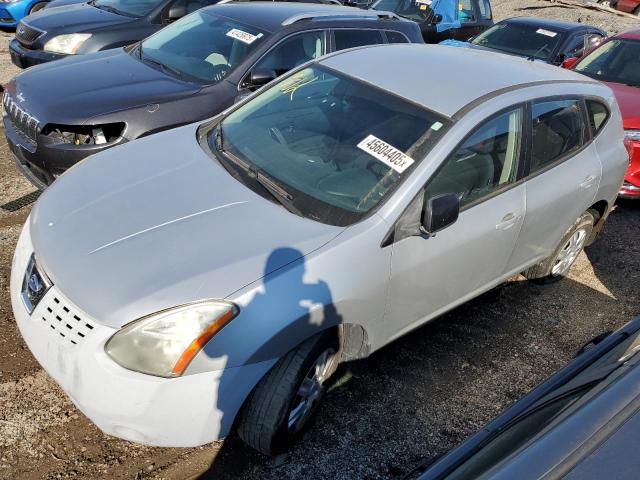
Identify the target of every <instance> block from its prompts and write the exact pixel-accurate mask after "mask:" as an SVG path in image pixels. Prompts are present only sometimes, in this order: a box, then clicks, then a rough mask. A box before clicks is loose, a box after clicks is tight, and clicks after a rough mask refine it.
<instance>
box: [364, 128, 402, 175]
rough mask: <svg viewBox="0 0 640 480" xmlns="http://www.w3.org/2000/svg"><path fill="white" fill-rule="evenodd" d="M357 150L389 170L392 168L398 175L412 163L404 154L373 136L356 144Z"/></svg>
mask: <svg viewBox="0 0 640 480" xmlns="http://www.w3.org/2000/svg"><path fill="white" fill-rule="evenodd" d="M358 148H359V149H360V150H364V151H365V152H367V153H368V154H369V155H371V156H372V157H375V158H376V159H378V160H380V161H381V162H382V163H384V164H385V165H386V166H388V167H389V168H393V169H394V170H395V171H396V172H398V173H402V172H404V171H405V170H406V169H407V168H409V167H410V166H411V165H412V164H413V162H414V160H413V158H411V157H409V156H407V155H405V154H404V152H402V151H400V150H398V149H397V148H396V147H394V146H393V145H389V144H388V143H387V142H385V141H383V140H380V139H379V138H378V137H376V136H375V135H368V136H367V138H365V139H364V140H362V141H361V142H360V143H359V144H358Z"/></svg>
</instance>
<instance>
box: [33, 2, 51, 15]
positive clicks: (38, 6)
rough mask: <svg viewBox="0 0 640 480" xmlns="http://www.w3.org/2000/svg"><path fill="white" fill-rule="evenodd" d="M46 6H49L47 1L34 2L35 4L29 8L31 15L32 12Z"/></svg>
mask: <svg viewBox="0 0 640 480" xmlns="http://www.w3.org/2000/svg"><path fill="white" fill-rule="evenodd" d="M46 6H47V2H38V3H34V4H33V6H32V7H31V8H30V9H29V15H31V14H32V13H36V12H39V11H40V10H42V9H43V8H44V7H46Z"/></svg>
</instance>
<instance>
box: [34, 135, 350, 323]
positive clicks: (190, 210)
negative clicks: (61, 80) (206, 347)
mask: <svg viewBox="0 0 640 480" xmlns="http://www.w3.org/2000/svg"><path fill="white" fill-rule="evenodd" d="M30 218H31V219H30V222H31V223H30V228H31V240H32V242H33V246H34V252H35V255H36V258H37V259H38V263H39V264H40V265H41V268H42V269H43V270H44V271H45V272H46V274H47V275H48V276H49V277H50V278H51V280H52V282H53V283H54V285H56V287H57V288H58V289H59V290H60V291H61V292H62V294H64V295H65V296H66V297H67V298H69V299H70V300H71V301H72V302H73V303H75V304H76V305H77V306H78V307H79V308H80V309H81V310H83V311H84V312H85V313H87V314H88V315H89V316H91V317H92V318H93V319H94V320H95V321H97V322H98V323H101V324H103V325H107V326H110V327H114V328H118V327H120V326H122V325H124V324H126V323H128V322H130V321H132V320H135V319H137V318H140V317H142V316H145V315H148V314H150V313H153V312H157V311H159V310H162V309H166V308H170V307H173V306H176V305H181V304H184V303H187V302H192V301H196V300H201V299H207V298H220V299H221V298H227V297H228V296H229V295H231V294H232V293H233V292H235V291H237V290H238V289H240V288H242V287H244V286H246V285H248V284H249V283H252V282H254V281H255V280H258V279H260V278H261V277H263V276H264V275H266V274H268V273H270V272H272V271H274V270H277V269H279V268H281V267H282V266H284V265H286V264H288V263H290V262H292V261H294V260H296V259H297V258H300V257H301V256H303V255H306V254H308V253H310V252H312V251H314V250H316V249H318V248H320V247H321V246H323V245H324V244H326V243H327V242H329V241H330V240H332V239H333V238H334V237H336V236H337V235H338V234H339V233H340V232H342V231H343V230H344V227H335V226H330V225H325V224H321V223H318V222H315V221H312V220H309V219H306V218H302V217H298V216H296V215H294V214H292V213H290V212H288V211H287V210H285V209H284V208H283V207H282V206H280V205H279V204H276V203H273V202H271V201H269V200H266V199H264V198H263V197H262V196H260V195H258V194H256V193H254V192H253V191H252V190H250V189H249V188H247V187H245V186H244V185H243V184H241V183H239V182H238V181H236V180H235V179H233V178H232V177H231V176H230V175H229V173H228V172H227V171H226V170H224V168H223V167H222V166H221V165H220V164H219V163H218V162H217V161H215V160H214V159H212V158H211V157H209V156H208V155H207V153H205V152H204V151H203V150H202V149H201V148H200V146H199V145H198V143H197V141H196V127H195V126H194V125H189V126H187V127H181V128H178V129H174V130H171V131H167V132H164V133H160V134H156V135H152V136H150V137H146V138H143V139H140V140H137V141H135V142H131V143H129V144H126V145H123V146H120V147H115V148H112V149H109V150H107V151H105V152H103V153H101V154H98V155H95V156H93V157H90V158H89V159H87V160H85V161H83V162H81V163H80V164H78V165H77V166H75V167H74V168H72V169H71V170H69V171H68V172H67V173H65V174H64V175H62V176H61V177H60V178H58V179H57V180H56V181H55V182H54V184H53V185H52V186H51V187H49V188H48V189H47V190H46V191H45V193H44V194H43V195H42V197H41V198H40V200H39V201H38V202H37V204H36V206H35V207H34V209H33V212H32V214H31V217H30ZM274 252H277V253H279V252H287V254H286V255H279V254H275V255H272V254H273V253H274ZM267 260H268V261H267Z"/></svg>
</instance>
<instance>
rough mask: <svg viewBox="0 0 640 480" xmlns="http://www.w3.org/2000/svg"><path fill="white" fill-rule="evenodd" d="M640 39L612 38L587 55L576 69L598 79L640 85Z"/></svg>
mask: <svg viewBox="0 0 640 480" xmlns="http://www.w3.org/2000/svg"><path fill="white" fill-rule="evenodd" d="M639 65H640V41H638V40H629V39H616V40H610V41H609V42H606V43H605V44H603V45H602V46H601V47H600V48H597V49H596V50H594V51H593V52H591V53H590V54H589V55H587V56H586V57H585V58H584V59H583V60H582V61H581V62H579V63H578V64H577V65H576V66H575V67H574V70H575V71H576V72H580V73H583V74H585V75H588V76H590V77H593V78H595V79H597V80H602V81H605V82H615V83H624V84H626V85H631V86H634V87H640V67H639Z"/></svg>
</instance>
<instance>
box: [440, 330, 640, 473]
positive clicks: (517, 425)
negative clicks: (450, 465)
mask: <svg viewBox="0 0 640 480" xmlns="http://www.w3.org/2000/svg"><path fill="white" fill-rule="evenodd" d="M623 338H624V337H623ZM639 350H640V335H639V334H637V333H636V334H634V335H632V336H631V337H627V338H625V339H624V340H622V341H621V342H620V343H619V344H618V345H616V346H614V347H613V348H611V349H610V350H609V351H607V352H606V353H604V354H603V355H602V356H601V357H599V358H598V359H597V360H596V361H595V362H593V363H592V364H591V365H589V366H588V367H586V368H585V369H584V370H582V371H581V372H580V373H579V374H578V375H576V376H575V377H574V378H572V379H571V380H570V381H569V382H567V383H566V384H564V385H561V386H559V387H558V388H557V389H556V390H553V391H551V392H550V393H548V394H547V395H545V396H544V397H542V398H541V399H540V400H539V401H538V402H536V403H535V404H534V405H532V406H531V407H530V408H529V409H527V410H525V411H524V412H523V413H522V414H520V415H519V416H518V417H516V418H515V419H514V420H512V421H511V422H510V423H508V424H507V425H506V426H504V427H502V428H501V429H499V430H498V431H497V432H495V434H494V435H493V436H492V437H489V440H488V441H487V443H486V444H485V445H483V446H482V449H481V450H480V451H479V452H478V453H476V454H474V455H473V456H472V457H471V458H470V459H469V460H467V461H466V462H464V463H463V464H462V465H460V466H459V467H458V468H456V469H455V470H454V471H453V472H451V473H450V474H449V475H447V476H446V477H445V478H446V480H475V479H478V478H479V477H480V476H481V475H483V474H484V473H487V472H488V471H489V470H491V469H492V468H494V467H495V466H497V465H498V464H499V463H501V462H503V461H504V460H506V459H507V458H508V457H510V456H511V455H512V454H514V453H515V452H516V451H517V450H519V449H520V448H521V447H523V446H525V445H526V444H527V443H529V442H530V441H533V440H534V439H535V438H536V437H538V436H539V435H541V434H542V433H543V432H544V431H545V429H546V428H548V427H551V426H553V425H555V424H556V423H558V422H559V421H560V420H561V418H564V416H565V414H566V415H569V414H570V413H571V412H572V411H573V410H574V408H572V407H574V406H575V407H577V405H576V404H577V403H578V401H579V400H580V399H581V398H582V397H584V396H585V395H587V394H588V393H589V392H590V391H592V390H593V389H594V388H595V387H597V386H598V384H600V383H601V382H602V381H603V380H605V379H607V378H608V377H609V375H611V373H613V372H614V371H615V370H617V369H618V368H619V367H621V366H623V365H624V364H625V363H626V362H627V361H629V360H630V359H631V358H632V357H633V356H634V355H635V354H636V353H637V352H638V351H639Z"/></svg>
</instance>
